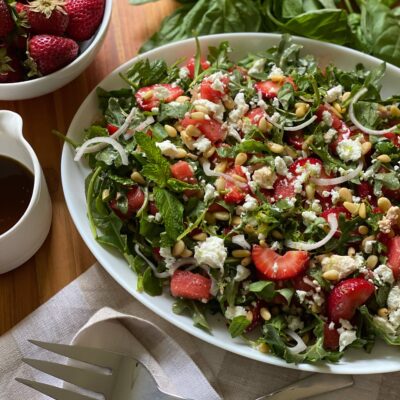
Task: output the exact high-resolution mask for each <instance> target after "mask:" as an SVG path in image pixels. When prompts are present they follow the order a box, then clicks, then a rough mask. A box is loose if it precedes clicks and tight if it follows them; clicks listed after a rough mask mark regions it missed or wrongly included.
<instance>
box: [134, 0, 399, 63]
mask: <svg viewBox="0 0 400 400" xmlns="http://www.w3.org/2000/svg"><path fill="white" fill-rule="evenodd" d="M152 1H156V0H129V2H130V3H131V4H135V5H139V4H144V3H149V2H152ZM180 3H182V6H181V7H179V8H178V9H177V10H175V11H174V12H173V13H172V14H171V15H170V16H168V17H166V18H165V19H164V21H163V22H162V24H161V27H160V30H159V31H158V32H156V33H155V34H154V35H153V36H152V37H151V38H150V39H149V40H148V41H147V42H146V43H145V44H144V45H143V46H142V48H141V50H140V51H141V52H144V51H147V50H150V49H152V48H154V47H157V46H161V45H163V44H167V43H170V42H173V41H176V40H181V39H187V38H189V37H192V36H193V34H194V33H195V34H196V35H199V36H200V35H210V34H215V33H227V32H286V33H290V34H293V35H299V36H305V37H308V38H310V39H316V40H322V41H326V42H331V43H336V44H341V45H345V46H349V47H352V48H355V49H357V50H360V51H363V52H364V53H367V54H372V55H374V56H376V57H378V58H381V59H382V60H385V61H387V62H390V63H392V64H394V65H397V66H400V44H399V41H398V37H399V35H400V18H399V17H400V5H399V2H398V1H396V0H356V1H350V0H345V1H337V0H256V1H253V0H234V1H232V0H197V1H194V0H192V1H190V0H189V1H188V0H184V1H182V0H181V1H180Z"/></svg>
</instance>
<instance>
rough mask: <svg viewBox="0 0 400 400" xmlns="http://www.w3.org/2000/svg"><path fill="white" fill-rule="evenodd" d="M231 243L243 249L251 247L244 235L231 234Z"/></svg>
mask: <svg viewBox="0 0 400 400" xmlns="http://www.w3.org/2000/svg"><path fill="white" fill-rule="evenodd" d="M232 243H233V244H236V245H238V246H240V247H242V248H243V249H247V250H250V249H251V246H250V243H249V242H248V241H247V240H246V238H245V237H244V235H235V236H232Z"/></svg>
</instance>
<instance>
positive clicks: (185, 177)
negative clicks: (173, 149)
mask: <svg viewBox="0 0 400 400" xmlns="http://www.w3.org/2000/svg"><path fill="white" fill-rule="evenodd" d="M170 168H171V174H172V176H173V177H174V178H175V179H178V180H180V181H184V182H190V181H192V180H193V178H194V173H193V169H192V167H191V166H190V164H189V163H188V162H187V161H182V160H181V161H178V162H177V163H175V164H173V165H171V167H170Z"/></svg>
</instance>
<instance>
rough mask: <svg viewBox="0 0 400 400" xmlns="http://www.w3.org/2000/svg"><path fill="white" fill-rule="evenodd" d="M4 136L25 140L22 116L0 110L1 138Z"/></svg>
mask: <svg viewBox="0 0 400 400" xmlns="http://www.w3.org/2000/svg"><path fill="white" fill-rule="evenodd" d="M3 135H5V136H8V137H10V138H14V139H18V140H21V139H22V138H23V135H22V118H21V117H20V115H18V114H17V113H15V112H12V111H8V110H0V136H3Z"/></svg>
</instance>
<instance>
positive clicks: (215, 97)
mask: <svg viewBox="0 0 400 400" xmlns="http://www.w3.org/2000/svg"><path fill="white" fill-rule="evenodd" d="M219 80H220V81H221V83H222V85H223V89H222V91H220V90H216V89H213V82H212V81H211V80H210V79H208V78H204V80H203V81H202V82H201V84H200V97H201V98H202V99H207V100H209V101H212V102H214V103H218V102H219V101H220V100H221V99H222V97H224V96H225V95H226V94H227V93H228V91H229V87H228V83H229V77H228V76H223V77H222V78H220V79H219Z"/></svg>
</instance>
